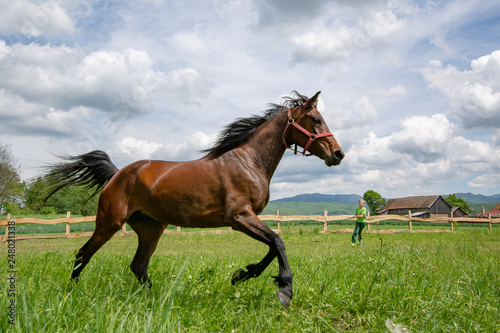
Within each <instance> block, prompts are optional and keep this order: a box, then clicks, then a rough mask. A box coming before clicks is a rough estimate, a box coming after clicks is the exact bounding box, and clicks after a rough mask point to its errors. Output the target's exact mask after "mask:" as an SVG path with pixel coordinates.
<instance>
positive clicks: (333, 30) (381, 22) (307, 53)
mask: <svg viewBox="0 0 500 333" xmlns="http://www.w3.org/2000/svg"><path fill="white" fill-rule="evenodd" d="M405 21H406V20H405V19H404V18H398V17H397V16H396V14H395V13H394V12H393V10H381V11H378V12H376V13H374V14H373V16H372V17H371V18H370V19H368V20H364V19H362V18H360V19H359V20H358V22H357V24H355V25H352V26H348V25H346V24H344V23H343V22H341V21H339V20H335V21H334V23H333V24H330V25H326V26H324V25H323V26H318V27H316V28H315V29H313V30H312V31H310V32H306V33H303V34H300V35H296V36H293V37H292V38H291V41H292V42H293V44H294V45H295V50H294V51H293V59H294V60H295V61H297V62H307V61H312V62H318V63H327V62H331V61H345V62H350V61H351V59H350V58H351V57H352V56H353V53H354V52H359V50H361V49H366V48H373V47H377V46H379V45H385V44H387V43H389V44H390V43H394V42H395V40H397V39H398V38H399V35H398V33H400V32H401V31H402V30H403V28H404V25H405Z"/></svg>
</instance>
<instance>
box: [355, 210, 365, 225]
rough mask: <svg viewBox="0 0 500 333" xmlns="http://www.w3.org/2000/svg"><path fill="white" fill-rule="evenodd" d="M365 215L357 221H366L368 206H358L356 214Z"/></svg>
mask: <svg viewBox="0 0 500 333" xmlns="http://www.w3.org/2000/svg"><path fill="white" fill-rule="evenodd" d="M363 214H364V216H363V217H357V218H356V222H366V207H363V208H360V207H358V208H356V215H363Z"/></svg>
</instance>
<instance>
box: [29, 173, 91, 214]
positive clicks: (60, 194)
mask: <svg viewBox="0 0 500 333" xmlns="http://www.w3.org/2000/svg"><path fill="white" fill-rule="evenodd" d="M48 188H50V186H49V184H48V182H47V181H46V179H44V178H42V177H38V178H36V179H33V180H31V181H30V182H29V183H27V184H26V186H25V191H24V202H25V205H26V209H27V210H28V211H29V212H31V213H38V214H49V215H50V214H54V213H56V214H65V213H66V212H68V211H69V212H71V213H73V214H81V215H85V216H89V215H94V214H95V213H96V212H97V201H98V198H99V196H98V195H96V196H93V197H92V194H93V193H94V192H93V190H88V189H85V188H82V187H76V186H69V187H65V188H62V189H61V190H59V191H57V192H56V193H54V194H53V195H52V196H51V197H50V198H48V199H47V200H46V197H47V194H48Z"/></svg>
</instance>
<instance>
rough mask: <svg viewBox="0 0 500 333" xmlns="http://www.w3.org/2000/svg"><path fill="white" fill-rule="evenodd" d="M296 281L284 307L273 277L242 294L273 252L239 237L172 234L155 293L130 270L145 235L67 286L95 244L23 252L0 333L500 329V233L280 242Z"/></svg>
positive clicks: (32, 244) (116, 244)
mask: <svg viewBox="0 0 500 333" xmlns="http://www.w3.org/2000/svg"><path fill="white" fill-rule="evenodd" d="M282 238H283V240H284V241H285V244H286V246H287V252H288V258H289V261H290V265H291V268H292V272H293V274H294V299H293V301H292V304H291V305H290V309H289V310H285V309H284V308H283V307H282V305H281V303H280V302H279V300H278V299H277V298H276V292H277V287H276V286H274V285H273V282H272V278H271V276H272V275H276V274H277V271H278V265H277V262H276V261H275V262H273V263H272V264H271V265H270V267H269V268H268V269H267V270H266V271H265V272H264V273H263V274H262V275H261V276H260V277H258V278H255V279H252V280H249V281H246V282H244V283H241V284H239V285H236V286H232V285H231V284H230V278H231V274H232V272H233V271H235V270H236V269H238V268H242V267H244V266H245V265H247V264H249V263H252V262H256V261H258V260H260V259H261V258H262V257H263V256H264V255H265V253H266V252H267V248H266V247H265V246H264V245H262V244H260V243H258V242H257V241H254V240H252V239H251V238H249V237H247V236H245V235H243V234H240V233H237V232H234V233H230V234H223V235H196V234H195V235H185V234H173V235H164V236H163V237H162V239H161V241H160V244H159V246H158V249H157V251H156V252H155V254H154V255H153V257H152V260H151V263H150V269H149V273H150V277H151V280H152V281H153V283H154V285H153V288H152V289H150V290H149V289H143V288H142V287H140V286H139V284H138V283H137V282H136V280H135V277H134V276H133V274H132V273H131V271H130V269H129V268H128V266H129V264H130V261H131V260H132V257H133V254H134V252H135V249H136V237H135V236H131V237H126V238H114V239H112V240H111V241H110V242H108V243H107V244H106V245H105V246H104V247H103V249H101V250H100V251H99V252H98V253H97V254H96V255H95V256H94V257H93V258H92V260H91V262H90V263H89V265H88V266H87V267H86V268H85V270H84V271H83V273H82V276H81V279H80V282H79V283H78V284H76V285H69V284H68V278H69V275H70V273H71V268H72V264H73V260H74V253H75V250H76V249H78V248H79V247H81V246H82V245H83V244H84V243H85V241H86V239H85V238H84V239H58V240H26V241H18V242H17V244H16V267H15V269H16V271H17V273H16V282H15V292H16V297H15V299H16V319H15V325H11V324H9V323H8V319H9V318H8V317H7V312H6V309H7V306H8V302H9V301H10V300H11V299H12V298H11V297H10V296H9V295H8V288H7V286H6V285H5V283H6V278H7V277H8V273H7V271H8V267H7V255H6V254H7V247H6V246H5V245H1V246H2V251H5V252H4V253H5V255H3V256H2V258H3V259H2V262H1V264H0V267H1V272H2V274H3V277H2V278H1V280H2V282H1V283H2V286H3V287H2V288H1V291H0V295H1V297H0V308H1V311H0V331H1V332H7V331H11V332H172V331H179V332H345V331H349V332H389V330H388V329H387V328H386V325H385V323H386V320H388V319H389V320H391V321H393V322H394V323H396V324H399V325H402V326H403V327H405V328H406V329H408V330H410V331H411V332H499V331H500V274H499V272H500V228H493V230H492V231H488V229H487V228H463V229H460V230H459V231H458V232H455V233H438V234H417V233H414V234H409V233H403V234H392V235H375V234H366V235H365V237H364V238H365V239H364V242H363V244H362V245H361V246H356V247H351V246H350V240H349V238H350V235H349V234H326V235H323V234H317V233H286V234H283V235H282Z"/></svg>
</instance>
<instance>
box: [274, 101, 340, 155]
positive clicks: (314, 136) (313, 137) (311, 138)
mask: <svg viewBox="0 0 500 333" xmlns="http://www.w3.org/2000/svg"><path fill="white" fill-rule="evenodd" d="M287 112H288V121H287V124H286V127H285V130H284V131H283V143H284V144H285V147H286V148H287V149H291V150H293V151H294V152H295V154H297V144H295V149H293V148H292V147H290V146H289V145H288V144H287V143H286V140H285V134H286V131H287V130H288V127H289V126H290V125H292V126H295V128H297V129H298V130H299V131H301V132H302V133H304V134H305V135H307V136H308V137H309V141H307V143H306V145H305V147H304V151H302V155H305V156H310V155H312V154H311V153H309V154H307V155H306V152H307V149H309V146H310V145H311V143H312V142H313V141H314V140H316V139H319V138H324V137H327V136H333V134H332V133H331V132H326V133H321V134H313V133H311V132H309V131H308V130H306V129H305V128H304V127H302V126H300V125H299V124H297V123H296V122H295V120H294V119H293V118H292V110H290V109H288V111H287Z"/></svg>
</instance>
